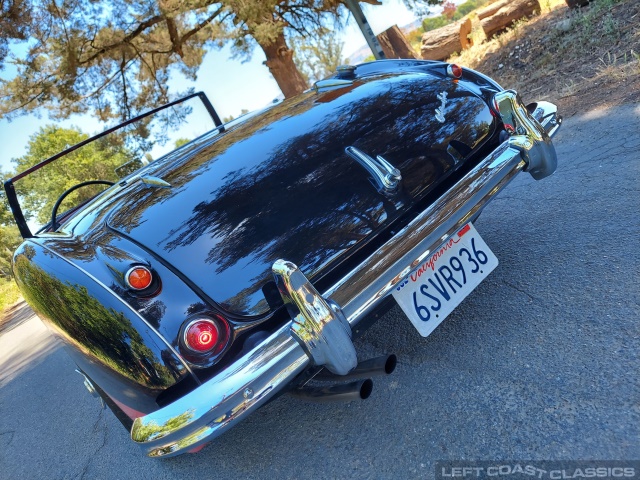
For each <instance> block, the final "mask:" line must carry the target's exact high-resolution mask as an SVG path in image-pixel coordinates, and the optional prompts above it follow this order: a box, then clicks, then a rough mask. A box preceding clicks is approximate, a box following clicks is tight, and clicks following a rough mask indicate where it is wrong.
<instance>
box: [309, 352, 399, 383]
mask: <svg viewBox="0 0 640 480" xmlns="http://www.w3.org/2000/svg"><path fill="white" fill-rule="evenodd" d="M397 365H398V357H396V356H395V355H394V354H391V355H383V356H381V357H376V358H370V359H369V360H364V361H362V362H360V363H358V365H356V368H354V369H353V370H351V371H350V372H349V373H347V374H346V375H335V374H333V373H331V372H330V371H328V370H327V369H326V368H325V369H322V370H321V371H320V372H319V373H318V374H317V375H315V376H314V377H313V379H314V380H320V381H322V380H324V381H333V382H335V381H341V380H348V379H350V378H369V377H372V376H375V375H390V374H391V373H393V372H394V370H395V369H396V366H397Z"/></svg>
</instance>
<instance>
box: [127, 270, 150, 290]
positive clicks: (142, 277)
mask: <svg viewBox="0 0 640 480" xmlns="http://www.w3.org/2000/svg"><path fill="white" fill-rule="evenodd" d="M125 278H126V281H127V285H128V286H129V287H130V288H133V289H134V290H144V289H145V288H148V287H149V285H151V282H152V281H153V275H151V271H150V270H149V269H148V268H147V267H133V268H132V269H131V270H129V271H128V272H127V274H126V276H125Z"/></svg>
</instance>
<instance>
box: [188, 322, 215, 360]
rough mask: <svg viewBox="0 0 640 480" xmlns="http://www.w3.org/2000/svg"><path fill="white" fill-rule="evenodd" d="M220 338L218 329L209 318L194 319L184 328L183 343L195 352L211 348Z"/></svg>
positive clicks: (202, 351) (207, 350)
mask: <svg viewBox="0 0 640 480" xmlns="http://www.w3.org/2000/svg"><path fill="white" fill-rule="evenodd" d="M219 339H220V331H219V330H218V326H217V325H216V324H215V322H213V321H211V320H194V321H193V322H191V323H190V324H189V325H187V328H185V330H184V343H185V344H186V346H187V347H189V348H190V349H191V350H193V351H194V352H197V353H206V352H209V351H210V350H212V349H213V348H214V347H215V346H216V345H217V343H218V340H219Z"/></svg>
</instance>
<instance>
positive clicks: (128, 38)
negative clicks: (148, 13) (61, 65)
mask: <svg viewBox="0 0 640 480" xmlns="http://www.w3.org/2000/svg"><path fill="white" fill-rule="evenodd" d="M163 20H165V17H164V15H156V16H154V17H151V18H150V19H148V20H145V21H144V22H142V23H141V24H139V25H138V27H137V28H136V29H135V30H133V31H132V32H131V33H129V34H127V35H125V37H124V38H123V39H122V40H121V41H119V42H116V43H112V44H111V45H107V46H104V47H102V48H99V49H98V50H97V51H96V53H94V54H93V55H91V56H90V57H89V58H86V59H84V60H82V61H80V62H79V63H80V64H81V65H84V64H85V63H89V62H91V61H93V60H95V59H96V58H98V57H99V56H100V55H102V54H103V53H107V52H109V51H111V50H113V49H114V48H117V47H120V46H122V45H125V44H127V43H131V40H133V39H134V38H136V37H137V36H138V35H140V34H141V33H142V32H144V31H145V30H146V29H147V28H149V27H152V26H154V25H156V24H158V23H160V22H162V21H163Z"/></svg>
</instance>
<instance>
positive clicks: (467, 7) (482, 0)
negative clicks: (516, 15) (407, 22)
mask: <svg viewBox="0 0 640 480" xmlns="http://www.w3.org/2000/svg"><path fill="white" fill-rule="evenodd" d="M488 1H489V0H467V1H466V2H464V3H461V4H460V5H458V8H457V9H456V10H455V12H453V14H451V12H446V13H448V14H449V16H447V15H446V14H443V15H438V16H437V17H427V18H425V19H424V20H423V21H422V29H423V30H424V31H425V32H428V31H429V30H435V29H436V28H440V27H444V26H445V25H449V24H450V23H452V22H457V21H458V20H460V19H461V18H462V17H464V16H465V15H468V14H469V13H471V12H472V11H474V10H475V9H477V8H480V7H482V6H483V5H485V4H486V3H487V2H488Z"/></svg>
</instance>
